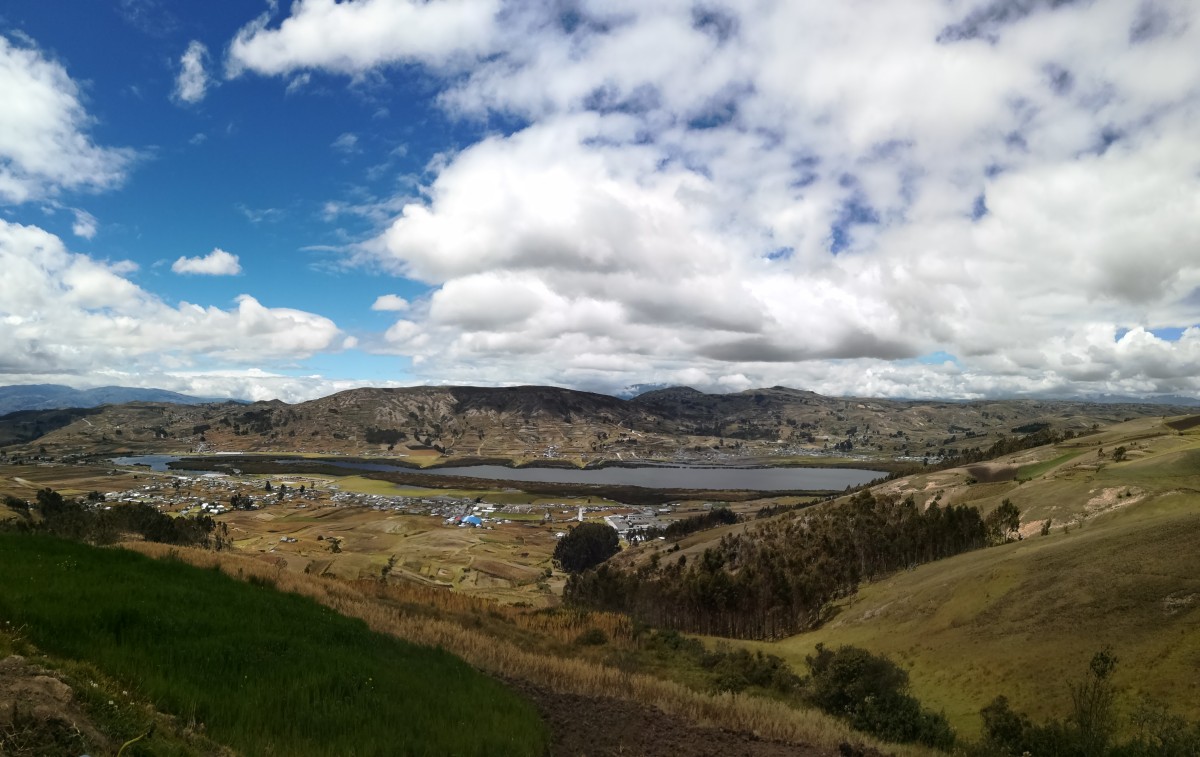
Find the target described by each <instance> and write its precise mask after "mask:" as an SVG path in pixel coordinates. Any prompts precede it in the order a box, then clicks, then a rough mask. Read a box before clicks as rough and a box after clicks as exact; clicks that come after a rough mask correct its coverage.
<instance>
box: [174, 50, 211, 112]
mask: <svg viewBox="0 0 1200 757" xmlns="http://www.w3.org/2000/svg"><path fill="white" fill-rule="evenodd" d="M207 59H208V47H207V46H206V45H205V44H204V43H203V42H200V41H199V40H192V41H191V42H190V43H188V46H187V50H185V51H184V52H183V55H182V56H181V57H180V58H179V74H178V75H177V76H176V77H175V92H174V95H175V98H176V99H177V100H180V101H182V102H185V103H188V104H189V105H194V104H196V103H198V102H200V101H201V100H203V99H204V96H205V95H206V94H207V93H208V85H209V78H208V71H207V70H206V69H205V66H204V64H205V61H206V60H207Z"/></svg>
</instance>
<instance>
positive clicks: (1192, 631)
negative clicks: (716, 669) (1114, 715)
mask: <svg viewBox="0 0 1200 757" xmlns="http://www.w3.org/2000/svg"><path fill="white" fill-rule="evenodd" d="M1197 542H1200V498H1198V497H1197V496H1196V495H1195V494H1193V493H1189V494H1170V495H1166V496H1163V497H1159V498H1156V499H1154V500H1152V501H1149V502H1145V503H1142V504H1140V505H1136V506H1134V507H1131V508H1129V509H1128V510H1122V511H1119V512H1115V513H1111V514H1107V515H1103V516H1099V517H1097V518H1094V519H1091V520H1089V521H1088V523H1087V524H1086V525H1085V526H1083V527H1082V528H1076V529H1074V530H1072V531H1071V532H1070V533H1068V534H1063V533H1061V532H1059V531H1056V532H1055V533H1053V534H1052V535H1050V536H1046V537H1039V536H1034V537H1032V538H1030V539H1026V540H1025V541H1023V542H1018V543H1014V544H1009V545H1007V546H1002V547H995V548H991V549H984V550H979V551H976V552H971V553H968V554H964V555H959V556H957V557H954V558H950V559H948V560H943V561H940V562H937V563H933V564H930V565H924V566H921V567H919V568H917V569H916V570H914V571H907V572H903V573H899V574H896V575H894V576H892V577H890V578H888V579H885V580H883V581H880V582H878V583H875V584H871V585H868V586H865V587H863V589H862V590H861V591H860V593H859V594H858V596H857V597H855V598H854V599H853V601H852V602H845V603H843V604H842V605H841V607H840V608H839V614H838V615H837V616H835V617H834V618H833V619H832V620H831V621H830V622H829V623H828V624H827V625H826V626H825V627H823V628H821V629H818V630H815V631H812V632H809V633H805V634H801V635H799V636H795V637H792V638H790V639H787V640H784V641H781V642H778V643H775V644H754V645H749V646H751V648H756V649H762V650H763V651H766V652H770V653H773V654H777V655H780V656H781V657H783V658H784V659H786V660H788V661H789V662H790V663H792V665H793V666H794V667H796V668H798V669H802V667H803V664H804V657H805V655H807V654H811V653H812V651H813V649H814V648H815V646H816V644H817V643H821V642H823V643H825V644H826V645H827V646H835V647H836V646H839V645H842V644H855V645H858V646H862V647H865V648H867V649H869V650H871V651H873V652H876V653H882V654H886V655H888V656H890V657H891V658H892V659H894V660H895V661H897V662H899V663H900V664H901V665H903V666H904V667H905V668H907V669H908V670H909V672H910V675H911V678H912V683H913V690H914V693H915V694H916V695H917V696H918V697H919V698H920V699H921V700H922V702H924V703H925V704H927V705H929V706H931V707H932V708H933V709H935V710H936V709H943V710H945V712H946V715H947V717H948V718H949V719H950V721H951V723H952V725H954V727H955V728H956V729H957V730H958V731H959V732H960V733H965V734H967V735H968V736H969V735H972V734H975V733H977V732H978V729H979V727H980V720H979V717H978V711H979V709H980V708H981V707H982V706H984V705H985V704H987V703H988V702H989V701H991V699H992V698H994V697H995V696H996V695H998V694H1004V695H1006V696H1008V698H1009V699H1010V700H1011V701H1012V702H1013V706H1014V708H1015V709H1017V710H1023V711H1026V712H1029V713H1030V714H1031V715H1033V716H1034V717H1035V718H1036V719H1041V718H1048V717H1061V716H1062V715H1064V714H1065V713H1067V712H1069V709H1070V698H1069V691H1068V687H1067V684H1068V683H1069V682H1070V681H1074V680H1077V679H1078V678H1079V677H1080V676H1081V675H1082V674H1083V672H1084V671H1085V670H1086V667H1087V664H1088V660H1090V658H1091V656H1092V654H1093V653H1094V652H1096V651H1097V650H1099V649H1100V648H1101V647H1103V646H1104V645H1109V646H1111V647H1112V649H1113V650H1114V652H1115V653H1116V654H1117V656H1118V657H1119V658H1120V660H1121V663H1120V666H1119V668H1118V672H1117V675H1116V683H1117V684H1118V685H1119V686H1122V687H1124V688H1126V689H1127V691H1128V694H1129V696H1128V697H1127V698H1126V700H1125V701H1124V702H1123V704H1124V705H1126V706H1127V707H1132V706H1133V705H1134V704H1135V703H1136V699H1137V697H1138V696H1140V695H1141V694H1145V695H1148V696H1151V697H1153V698H1155V699H1157V700H1159V701H1161V702H1163V703H1165V704H1167V705H1168V706H1169V708H1171V709H1172V710H1174V711H1176V712H1177V713H1179V714H1182V715H1185V716H1187V717H1189V718H1191V719H1196V718H1198V717H1200V696H1197V688H1196V687H1197V683H1196V680H1195V671H1196V670H1197V669H1200V576H1198V575H1197V574H1196V571H1195V563H1194V559H1192V558H1194V555H1195V545H1196V543H1197ZM1189 556H1190V557H1189Z"/></svg>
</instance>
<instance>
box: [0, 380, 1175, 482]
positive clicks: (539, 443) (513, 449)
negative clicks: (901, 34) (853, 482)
mask: <svg viewBox="0 0 1200 757" xmlns="http://www.w3.org/2000/svg"><path fill="white" fill-rule="evenodd" d="M174 396H176V397H178V396H181V395H174ZM1186 412H1188V410H1187V408H1185V407H1173V406H1168V405H1150V404H1141V403H1125V404H1121V403H1095V402H1071V401H1059V400H1027V399H1026V400H981V401H973V402H950V401H911V400H890V399H868V398H845V397H825V396H822V395H819V394H816V393H814V392H809V391H803V390H798V389H790V388H787V387H771V388H767V389H753V390H748V391H744V392H736V393H731V394H705V393H703V392H700V391H697V390H695V389H690V388H687V387H672V388H667V389H655V390H651V391H648V392H645V393H643V394H640V395H638V396H636V397H634V398H632V399H621V398H617V397H611V396H608V395H604V394H595V393H591V392H580V391H574V390H570V389H561V388H557V387H547V386H518V387H501V388H487V387H466V386H458V387H455V386H437V387H430V386H418V387H406V388H386V389H375V388H363V389H351V390H347V391H344V392H339V393H337V394H334V395H330V396H328V397H322V398H320V399H315V400H311V401H308V402H301V403H297V404H292V405H289V404H286V403H284V402H280V401H278V400H273V401H269V402H256V403H252V404H235V403H230V402H225V403H222V404H204V405H195V404H191V405H189V404H179V403H177V402H170V403H167V402H144V401H143V402H135V403H129V404H119V405H104V406H102V407H97V408H92V409H87V410H71V411H64V410H58V411H26V412H21V413H16V414H12V415H10V416H7V417H5V418H0V444H14V443H28V442H32V441H34V440H37V441H38V443H39V444H40V445H42V446H45V447H47V448H49V449H54V450H57V451H58V452H60V453H62V454H87V453H92V452H98V453H104V452H109V451H121V450H128V451H168V450H171V451H194V450H206V451H239V452H293V453H310V454H350V455H384V456H396V457H400V456H403V457H407V458H409V459H410V461H412V462H420V463H422V464H424V463H427V462H433V461H434V460H440V459H447V458H460V459H461V458H492V459H506V460H512V461H518V462H520V461H531V460H535V459H541V460H545V459H563V460H567V461H570V462H572V463H575V464H581V463H592V462H598V461H618V462H636V461H650V460H687V461H689V462H703V461H713V462H726V461H729V460H730V459H733V458H737V459H739V460H743V461H745V460H746V459H747V458H753V457H756V456H758V457H764V458H766V457H769V458H771V462H783V460H782V458H785V457H788V456H796V457H806V456H811V455H814V454H818V455H827V456H834V455H841V456H844V457H851V456H852V457H854V458H855V459H862V458H864V457H865V458H872V459H880V460H883V459H898V458H899V459H904V458H907V459H922V458H938V457H941V456H946V455H954V454H957V453H959V452H961V451H964V450H967V449H974V448H986V447H988V446H989V445H991V444H992V443H993V442H994V441H995V440H997V439H998V438H1000V437H1002V436H1008V435H1012V434H1018V435H1019V434H1026V433H1031V432H1033V431H1037V430H1041V429H1044V428H1054V429H1055V430H1058V431H1062V432H1066V431H1071V432H1073V433H1075V434H1083V433H1088V432H1090V431H1091V430H1092V429H1093V428H1096V427H1098V426H1103V425H1107V424H1110V423H1114V422H1120V421H1123V420H1127V419H1130V418H1139V417H1148V416H1155V417H1157V416H1171V415H1181V414H1184V413H1186Z"/></svg>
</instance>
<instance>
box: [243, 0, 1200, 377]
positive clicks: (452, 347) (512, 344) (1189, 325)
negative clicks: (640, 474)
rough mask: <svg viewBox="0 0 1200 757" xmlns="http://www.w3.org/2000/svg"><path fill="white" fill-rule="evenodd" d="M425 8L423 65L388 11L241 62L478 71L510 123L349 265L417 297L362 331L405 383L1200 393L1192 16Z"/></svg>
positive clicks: (473, 106)
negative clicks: (437, 12) (377, 327)
mask: <svg viewBox="0 0 1200 757" xmlns="http://www.w3.org/2000/svg"><path fill="white" fill-rule="evenodd" d="M445 5H446V6H447V7H446V8H445V9H444V10H445V12H446V15H445V16H438V17H436V18H435V17H434V16H433V15H432V12H430V13H429V15H427V16H426V18H425V20H426V21H427V22H428V23H429V24H430V25H431V26H430V27H429V29H428V34H429V43H428V44H429V47H427V48H425V49H426V52H425V53H416V52H414V51H413V50H414V48H413V47H412V46H411V44H412V43H411V40H409V39H407V38H406V37H405V36H404V35H400V36H398V37H396V38H390V37H386V36H384V35H379V36H375V37H371V42H370V44H356V41H361V40H362V39H363V36H362V35H363V34H365V31H364V30H365V29H367V28H368V27H370V28H382V27H383V26H385V24H384V23H383V22H382V21H380V20H379V19H383V18H385V17H387V18H398V17H399V16H400V14H404V13H411V12H415V11H414V6H412V5H411V4H410V3H407V2H390V3H389V2H385V1H384V0H372V1H369V2H366V1H360V2H347V3H341V4H333V3H331V2H301V3H299V4H297V5H296V6H295V7H294V9H293V11H292V15H291V16H289V17H288V18H286V19H284V20H283V21H282V22H281V24H280V25H279V27H278V28H277V29H271V28H268V26H267V25H266V22H265V21H264V22H261V23H258V24H255V25H252V26H250V27H247V28H246V29H244V30H243V31H242V33H241V34H239V36H238V38H237V40H236V41H235V45H234V48H233V49H232V51H231V61H232V63H233V64H235V65H237V66H243V67H245V68H250V69H252V70H254V71H257V72H259V73H263V74H279V73H285V72H287V71H290V70H292V69H295V68H301V67H303V68H320V69H324V70H326V71H330V72H335V73H346V74H353V75H357V74H361V73H363V72H364V71H368V70H372V69H377V68H380V69H385V68H386V67H387V66H389V65H391V64H393V63H395V62H396V61H400V60H409V61H418V62H428V63H431V64H438V63H442V62H444V61H446V60H450V59H455V60H458V61H463V60H469V61H470V64H469V65H465V66H464V69H463V70H464V71H465V73H464V74H462V75H459V76H455V77H452V78H448V79H446V80H445V85H444V88H443V90H442V92H441V95H440V102H441V104H442V106H443V108H445V110H446V111H447V112H448V113H450V114H452V115H456V116H458V117H461V118H464V119H468V120H469V119H485V118H488V117H490V116H491V115H503V116H504V117H506V118H511V119H515V120H516V121H517V122H519V123H524V124H525V125H524V126H522V127H521V128H518V129H517V130H515V131H512V132H511V133H502V134H494V135H492V136H489V137H486V138H485V139H483V140H482V141H479V142H477V143H475V144H473V145H470V146H468V147H466V148H465V149H463V150H461V151H459V152H457V153H454V154H452V155H450V156H447V157H445V158H444V159H442V160H440V161H439V162H438V163H436V164H434V165H431V166H430V171H431V172H432V174H433V177H434V178H433V179H432V180H431V182H430V183H429V184H428V185H427V186H426V187H424V190H423V192H422V196H421V199H419V200H417V201H412V200H409V201H408V202H407V204H404V205H403V206H402V209H401V210H400V212H399V214H398V216H396V217H395V218H394V219H393V220H391V221H390V222H389V223H388V224H387V225H386V228H385V229H383V230H382V231H381V233H380V234H379V235H378V236H377V237H376V238H374V239H372V240H370V241H368V242H367V243H365V244H363V245H361V246H360V247H359V248H358V249H357V251H356V252H355V256H356V257H355V259H356V260H357V261H359V262H361V263H364V264H370V265H372V266H380V267H382V268H384V269H385V270H387V271H389V272H391V273H393V274H394V275H396V276H401V277H406V278H409V279H412V280H415V281H418V282H422V283H424V284H426V285H428V286H430V287H431V293H430V295H429V296H428V297H426V298H424V299H422V300H420V301H418V302H414V303H413V304H412V307H411V308H410V309H409V310H408V312H406V313H405V314H404V317H403V318H402V319H401V320H399V321H397V322H396V323H395V324H394V325H393V326H392V327H391V328H390V329H389V330H388V331H387V333H386V334H385V335H384V337H383V339H382V340H379V341H378V342H377V343H376V344H375V349H377V350H379V351H383V352H394V353H396V354H401V355H406V356H409V357H411V358H412V360H413V363H414V366H415V367H416V370H417V371H419V372H420V375H423V376H426V377H429V378H439V379H443V378H444V379H452V380H460V381H481V382H490V383H495V382H503V381H509V380H528V381H544V382H553V383H560V384H567V385H576V386H588V387H595V388H616V387H619V386H623V385H625V384H629V383H635V382H659V381H664V382H672V383H676V382H678V383H692V384H695V385H698V386H702V387H707V388H730V389H736V388H745V387H747V386H751V385H762V384H772V383H782V384H790V385H794V386H806V387H810V388H816V389H820V390H823V391H831V392H833V393H839V394H840V393H859V394H889V395H906V396H980V395H987V394H1011V393H1067V392H1088V391H1120V392H1136V393H1143V392H1189V393H1196V392H1198V391H1200V383H1197V382H1198V379H1197V377H1196V375H1195V370H1194V366H1195V365H1197V364H1198V363H1197V360H1198V359H1200V351H1198V350H1200V333H1198V331H1197V329H1196V328H1195V326H1196V324H1197V323H1198V322H1200V226H1198V225H1197V224H1196V223H1195V220H1194V219H1195V218H1196V217H1198V216H1197V214H1198V212H1200V143H1197V142H1196V140H1195V136H1194V131H1195V129H1194V127H1195V124H1196V123H1197V122H1198V121H1200V56H1197V55H1195V51H1196V50H1197V49H1200V15H1198V13H1197V9H1196V7H1195V6H1194V4H1189V3H1186V2H1182V1H1179V2H1170V1H1168V0H1161V1H1157V2H1156V1H1150V2H1144V3H1140V4H1134V3H1128V2H1119V1H1117V0H1096V2H1089V3H1083V2H1068V3H1044V4H1043V3H1006V2H999V1H998V0H988V1H986V2H975V3H940V2H932V1H929V2H919V3H903V4H897V3H879V2H862V3H816V2H804V3H797V2H783V1H780V2H771V1H767V0H764V2H757V3H753V4H744V3H720V2H716V3H706V4H703V5H697V4H693V3H685V2H656V3H643V2H616V3H612V2H606V3H589V2H581V3H575V4H572V5H571V6H570V8H569V9H567V8H566V7H565V6H560V5H555V4H523V3H511V4H507V5H505V6H503V7H502V8H500V9H499V11H497V10H496V9H495V8H494V7H493V6H492V5H488V4H478V5H472V4H468V3H458V4H455V3H449V4H445ZM423 7H424V8H426V9H428V8H432V7H434V6H432V5H431V6H423ZM451 10H452V11H453V13H451ZM460 13H461V14H467V15H470V17H471V18H472V19H474V23H469V22H468V21H466V20H465V18H466V17H465V16H464V15H459V14H460ZM373 14H374V15H373ZM368 17H371V18H374V19H376V23H375V24H370V23H368V22H367V20H366V19H367V18H368ZM318 23H319V24H320V25H321V26H322V28H324V29H327V30H328V32H329V33H328V34H327V35H322V36H318V35H315V34H311V33H308V32H306V31H305V30H307V29H312V28H316V25H317V24H318ZM460 25H461V26H463V27H466V28H469V29H471V30H472V31H471V33H470V34H467V35H466V36H464V37H463V40H464V41H463V42H462V43H461V44H457V43H454V40H455V36H454V34H453V33H452V32H453V30H454V29H457V28H459V26H460ZM434 27H436V28H434ZM352 46H353V47H354V50H355V52H354V53H351V52H350V50H351V47H352ZM434 48H436V52H430V51H431V50H434ZM1163 329H1171V330H1173V331H1172V332H1170V333H1171V334H1177V336H1167V337H1164V336H1158V335H1156V334H1155V333H1154V332H1155V331H1160V333H1167V332H1162V331H1161V330H1163ZM938 355H944V356H946V359H938V358H936V357H935V356H938Z"/></svg>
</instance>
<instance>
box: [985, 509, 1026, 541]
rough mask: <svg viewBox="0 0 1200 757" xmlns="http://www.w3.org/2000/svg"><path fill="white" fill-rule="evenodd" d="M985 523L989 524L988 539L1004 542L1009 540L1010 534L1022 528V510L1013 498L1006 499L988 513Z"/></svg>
mask: <svg viewBox="0 0 1200 757" xmlns="http://www.w3.org/2000/svg"><path fill="white" fill-rule="evenodd" d="M984 523H985V524H986V525H987V531H988V541H990V542H992V543H993V544H1003V543H1004V542H1006V541H1008V537H1009V534H1011V533H1013V532H1014V531H1017V530H1019V529H1020V528H1021V511H1020V510H1019V509H1018V508H1017V506H1016V505H1014V504H1013V503H1012V500H1010V499H1005V500H1004V501H1003V502H1001V503H1000V506H999V507H997V508H996V509H995V510H992V511H991V512H990V513H988V516H987V518H985V519H984Z"/></svg>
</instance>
